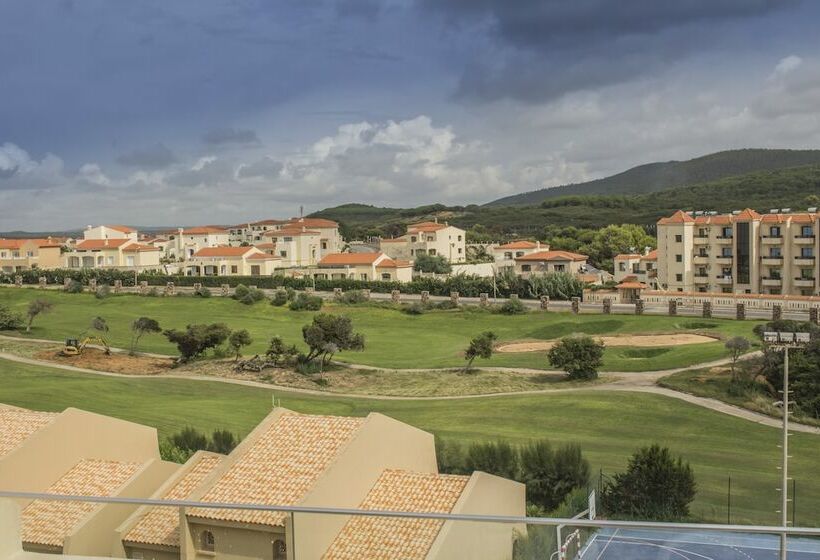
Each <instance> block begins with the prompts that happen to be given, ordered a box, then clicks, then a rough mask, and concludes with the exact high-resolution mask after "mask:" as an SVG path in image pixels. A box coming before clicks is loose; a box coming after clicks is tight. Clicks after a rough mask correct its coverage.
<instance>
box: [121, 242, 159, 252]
mask: <svg viewBox="0 0 820 560" xmlns="http://www.w3.org/2000/svg"><path fill="white" fill-rule="evenodd" d="M146 251H161V249H160V248H159V247H154V246H153V245H143V244H141V243H134V244H132V245H128V246H127V247H126V248H124V249H123V252H124V253H144V252H146Z"/></svg>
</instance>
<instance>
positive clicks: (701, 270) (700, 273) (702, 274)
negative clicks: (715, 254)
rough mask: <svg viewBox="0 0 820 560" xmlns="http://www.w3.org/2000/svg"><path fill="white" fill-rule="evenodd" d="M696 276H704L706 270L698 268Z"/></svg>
mask: <svg viewBox="0 0 820 560" xmlns="http://www.w3.org/2000/svg"><path fill="white" fill-rule="evenodd" d="M698 276H706V268H704V267H700V268H699V269H698Z"/></svg>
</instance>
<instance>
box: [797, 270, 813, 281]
mask: <svg viewBox="0 0 820 560" xmlns="http://www.w3.org/2000/svg"><path fill="white" fill-rule="evenodd" d="M800 278H801V279H802V280H814V271H813V270H812V269H810V268H804V269H802V270H801V271H800Z"/></svg>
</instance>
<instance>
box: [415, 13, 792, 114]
mask: <svg viewBox="0 0 820 560" xmlns="http://www.w3.org/2000/svg"><path fill="white" fill-rule="evenodd" d="M420 1H421V6H422V7H423V9H424V10H425V11H427V12H431V13H437V14H441V15H443V17H444V18H445V20H446V21H447V22H448V23H449V24H450V25H453V26H455V27H457V28H464V29H468V28H472V29H478V30H479V33H481V34H483V36H485V37H486V38H488V39H489V40H490V42H491V43H495V44H496V45H497V46H500V47H501V48H500V49H495V52H493V49H490V54H489V56H488V55H487V52H481V53H480V55H479V56H477V57H476V58H475V60H474V61H473V62H472V63H470V64H468V65H467V66H466V68H465V70H464V71H463V73H462V76H461V79H460V82H459V86H458V90H457V94H458V96H459V97H462V98H472V99H479V100H482V99H484V100H492V99H499V98H504V97H512V98H515V99H519V100H524V101H530V102H532V101H544V100H549V99H553V98H555V97H558V96H560V95H562V94H564V93H566V92H570V91H576V90H581V89H586V88H593V87H596V86H605V85H609V84H616V83H621V82H624V81H628V80H630V79H633V78H635V77H636V76H640V75H643V74H648V73H651V72H653V71H655V70H657V69H658V68H660V67H661V65H662V64H664V63H669V62H672V61H675V60H677V59H680V58H681V57H683V56H685V55H687V54H689V53H691V52H692V51H695V50H700V49H703V48H705V47H707V46H708V45H710V44H711V43H712V42H713V40H714V39H715V37H716V35H719V34H720V32H721V31H720V25H722V24H725V23H726V22H727V21H728V22H731V21H733V20H743V19H747V18H750V17H754V16H761V15H765V14H768V13H770V12H773V11H776V10H782V9H785V8H788V7H790V6H793V5H795V4H797V3H799V0H678V1H675V2H663V1H657V0H620V1H617V2H613V1H611V0H572V1H568V0H520V1H516V2H510V1H507V0H420Z"/></svg>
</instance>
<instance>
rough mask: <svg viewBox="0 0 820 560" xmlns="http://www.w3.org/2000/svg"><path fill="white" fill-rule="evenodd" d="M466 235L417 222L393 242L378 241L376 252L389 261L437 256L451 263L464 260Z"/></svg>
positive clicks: (442, 225)
mask: <svg viewBox="0 0 820 560" xmlns="http://www.w3.org/2000/svg"><path fill="white" fill-rule="evenodd" d="M466 239H467V235H466V232H465V231H464V230H463V229H460V228H457V227H455V226H451V225H449V224H448V223H447V222H444V223H439V222H438V220H436V221H433V222H420V223H417V224H411V225H409V226H408V227H407V233H405V234H404V235H402V236H401V237H396V238H393V239H380V240H379V249H380V250H381V251H382V252H383V253H384V254H386V255H387V256H388V257H390V258H392V259H404V260H413V259H415V258H416V257H417V256H419V255H440V256H442V257H444V258H445V259H447V261H448V262H451V263H463V262H465V261H466V260H467V241H466Z"/></svg>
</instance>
